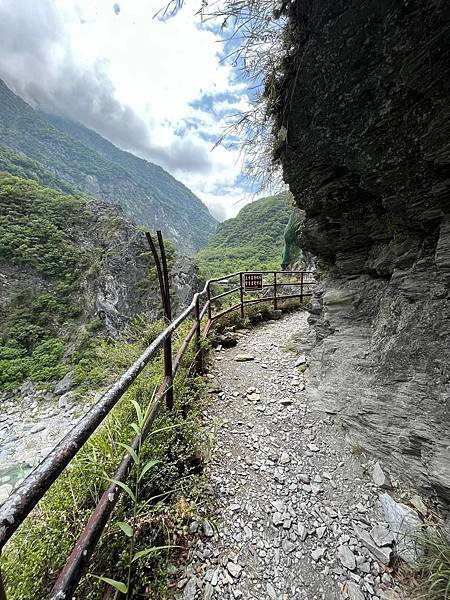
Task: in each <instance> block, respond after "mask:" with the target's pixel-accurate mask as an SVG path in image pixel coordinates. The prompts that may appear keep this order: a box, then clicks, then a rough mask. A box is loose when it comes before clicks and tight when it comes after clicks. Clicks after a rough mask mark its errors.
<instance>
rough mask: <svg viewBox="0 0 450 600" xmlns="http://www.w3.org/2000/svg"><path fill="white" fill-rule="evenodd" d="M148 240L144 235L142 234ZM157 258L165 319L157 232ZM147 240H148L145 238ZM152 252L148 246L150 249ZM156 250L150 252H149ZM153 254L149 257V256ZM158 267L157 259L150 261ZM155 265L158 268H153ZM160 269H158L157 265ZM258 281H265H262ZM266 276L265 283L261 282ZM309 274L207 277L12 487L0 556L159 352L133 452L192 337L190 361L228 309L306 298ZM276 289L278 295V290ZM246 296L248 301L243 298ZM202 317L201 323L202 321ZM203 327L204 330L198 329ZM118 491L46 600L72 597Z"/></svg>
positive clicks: (110, 493) (99, 508)
mask: <svg viewBox="0 0 450 600" xmlns="http://www.w3.org/2000/svg"><path fill="white" fill-rule="evenodd" d="M148 237H149V236H148ZM158 240H159V241H160V248H161V254H162V268H161V271H159V269H158V271H159V272H158V275H159V276H160V283H161V282H162V283H161V296H162V299H163V304H164V305H165V315H166V318H167V313H169V314H170V302H169V300H168V287H167V286H168V279H167V265H166V261H165V254H164V247H163V244H162V238H160V234H158ZM149 242H150V240H149ZM153 250H154V249H153V248H152V251H153ZM155 252H156V250H155ZM155 252H154V256H155ZM155 262H156V263H158V261H157V260H155ZM157 266H158V265H157ZM160 266H161V265H160ZM249 276H252V277H253V279H254V276H258V278H260V280H261V287H258V290H255V289H254V288H251V289H248V287H246V285H245V283H246V280H247V278H248V277H249ZM286 276H289V278H290V280H289V281H288V282H286V281H282V279H283V277H286ZM264 278H265V279H266V281H264ZM267 278H271V281H269V282H267ZM233 279H237V280H238V281H239V285H234V284H230V280H233ZM314 283H315V282H314V279H313V274H312V273H311V272H301V271H290V272H286V271H283V272H280V271H278V272H277V271H265V272H261V271H259V272H252V273H249V272H238V273H233V274H232V275H228V276H225V277H218V278H215V279H210V280H209V281H207V282H206V284H205V286H204V288H203V290H202V291H201V292H199V293H196V294H194V297H193V299H192V302H191V303H190V305H189V306H188V307H187V308H186V309H185V310H184V311H183V312H182V313H181V314H180V315H179V316H178V317H177V318H176V319H174V320H173V321H171V322H170V323H169V324H168V325H167V327H166V328H165V329H164V331H162V332H161V333H160V334H159V335H158V336H157V337H156V339H155V340H154V341H153V342H152V343H151V344H150V345H149V346H148V347H147V348H146V349H145V350H144V352H143V353H142V354H141V356H140V357H139V358H138V359H137V360H136V361H135V362H134V363H133V364H132V365H131V366H130V367H129V368H128V369H127V371H125V373H123V375H122V376H121V377H120V378H119V379H118V380H117V381H116V382H115V383H114V384H113V385H111V387H110V388H109V389H108V390H107V391H106V392H105V393H104V394H103V396H102V397H101V398H100V400H99V401H98V402H97V403H96V404H95V405H94V406H93V407H92V408H91V409H90V410H89V411H88V412H87V413H86V414H85V416H84V417H83V418H82V419H81V420H80V421H79V422H78V423H77V424H76V425H75V426H74V427H73V428H72V429H71V430H70V431H69V432H68V433H67V434H66V436H65V437H64V438H63V439H62V440H61V441H60V442H59V443H58V444H57V445H56V446H55V448H54V449H53V450H52V451H51V452H50V453H49V454H48V455H47V456H46V458H45V459H44V460H43V461H42V462H41V463H40V464H39V465H38V466H37V467H36V468H35V469H34V471H33V472H32V473H31V474H30V475H28V477H27V478H26V479H25V480H24V481H23V482H22V483H21V484H20V485H19V486H18V488H17V489H16V490H15V491H14V492H13V493H12V494H11V495H10V496H9V498H8V499H7V500H6V501H5V502H4V503H3V504H2V505H1V506H0V553H1V550H2V549H3V548H4V546H5V544H6V543H7V542H8V540H9V539H10V538H11V536H12V535H13V534H14V532H15V531H16V530H17V528H18V527H19V526H20V524H21V523H22V522H23V521H24V520H25V518H26V517H27V516H28V515H29V514H30V512H31V511H32V510H33V508H34V507H35V506H36V504H37V503H38V502H39V500H41V498H42V497H43V496H44V495H45V494H46V493H47V491H48V490H49V489H50V487H51V486H52V484H53V483H54V482H55V481H56V479H57V478H58V477H59V475H61V473H62V472H63V471H64V469H65V468H66V467H67V465H68V464H69V462H70V461H71V460H72V458H73V457H74V456H75V455H76V454H77V452H79V450H80V449H81V448H82V447H83V446H84V444H85V443H86V442H87V440H88V439H89V438H90V436H91V435H92V434H93V433H94V431H95V430H96V429H97V427H98V426H99V425H100V424H101V423H102V422H103V421H104V419H105V417H106V416H107V415H108V414H109V413H110V411H111V410H112V409H113V407H114V406H115V405H116V404H117V402H118V401H119V400H120V398H121V397H122V396H123V394H124V393H125V392H126V391H127V389H128V388H129V387H130V385H131V384H132V383H133V382H134V381H135V380H136V378H137V377H138V376H139V374H140V373H141V372H142V371H143V369H144V367H145V366H146V365H147V364H148V363H149V361H150V360H151V359H152V357H154V356H155V355H156V353H157V352H158V351H159V350H160V349H161V348H163V350H164V353H163V355H164V378H163V381H162V383H161V385H160V387H159V389H158V391H157V393H156V395H155V397H154V398H153V403H152V406H151V408H150V410H149V411H148V417H147V419H146V422H145V424H144V426H143V429H142V432H141V434H140V435H136V437H134V439H133V440H132V441H131V442H130V446H131V447H132V448H133V450H135V451H136V450H137V449H138V448H139V446H140V444H141V443H142V442H143V441H144V440H145V439H146V437H147V436H148V435H149V433H150V431H151V428H152V425H153V422H154V421H155V419H156V416H157V415H158V412H159V409H160V407H161V403H162V400H163V399H164V398H165V399H166V404H167V408H168V409H169V410H171V409H172V408H173V395H172V394H173V381H174V378H175V377H176V374H177V371H178V369H179V367H180V364H181V359H182V357H183V355H184V353H185V352H186V350H187V348H188V346H189V344H190V343H191V341H192V339H193V338H194V339H195V345H196V350H197V352H196V357H197V358H199V357H201V338H202V336H207V335H208V333H209V331H210V329H211V327H212V326H213V324H214V323H215V322H217V321H219V320H220V319H221V318H222V317H223V316H224V315H226V314H227V313H229V312H232V311H234V310H238V309H239V311H240V314H241V316H242V317H244V316H245V306H246V305H249V304H256V303H261V302H262V303H267V302H271V303H273V307H274V309H277V308H278V307H279V306H280V302H283V301H285V300H289V299H299V300H300V301H302V300H303V299H304V298H305V297H308V296H310V295H311V294H312V287H313V285H314ZM229 285H233V287H231V288H230V289H226V290H225V291H223V292H220V293H218V294H215V295H213V292H214V288H215V287H217V286H222V287H223V286H225V287H227V286H229ZM288 286H293V287H299V288H300V290H299V292H298V293H294V294H286V293H284V292H285V289H286V287H288ZM268 288H272V289H273V294H272V295H270V296H265V295H264V293H265V290H267V289H268ZM280 289H281V291H282V293H281V294H280V293H279V291H280ZM258 291H259V292H262V295H261V296H260V297H255V294H256V293H257V292H258ZM232 294H239V302H237V303H235V304H232V305H230V306H226V307H225V308H223V302H224V299H225V298H227V297H229V296H232ZM247 294H251V297H250V298H248V299H247V298H246V295H247ZM166 302H169V311H167V310H166V309H167V305H166V304H165V303H166ZM217 304H219V308H220V309H221V310H219V311H218V312H214V309H215V307H216V305H217ZM205 317H206V322H204V321H205ZM190 318H191V319H192V323H193V324H192V327H191V328H190V330H189V333H188V334H187V335H186V337H185V338H184V340H183V341H182V343H181V345H180V347H179V348H178V351H177V353H176V355H175V356H174V357H173V355H172V349H171V345H170V342H171V338H172V334H173V333H174V332H175V331H176V330H177V329H178V328H179V327H180V325H181V324H182V323H183V322H185V321H186V320H187V319H190ZM203 325H204V326H203ZM132 464H133V461H132V457H131V455H130V453H126V454H125V455H124V457H123V459H122V461H121V462H120V464H119V465H118V467H117V470H116V472H115V474H114V475H113V477H112V479H113V480H115V481H119V482H123V483H124V482H125V481H126V480H127V477H128V475H129V473H130V471H131V469H132ZM121 491H122V489H121V487H120V486H119V485H117V484H116V483H111V484H110V485H109V487H108V488H107V489H106V490H105V491H104V493H103V494H102V496H101V498H100V500H99V501H98V503H97V505H96V507H95V509H94V511H93V512H92V514H91V516H90V517H89V519H88V522H87V523H86V525H85V526H84V528H83V531H82V532H81V534H80V536H79V538H78V540H77V542H76V543H75V546H74V548H73V550H72V553H71V555H70V556H69V558H68V559H67V561H66V564H65V566H64V567H63V569H62V571H61V573H60V574H59V576H58V578H57V580H56V582H55V584H54V586H53V589H52V591H51V593H50V596H49V598H50V599H51V600H68V599H69V598H71V597H72V595H73V593H74V591H75V589H76V587H77V585H78V583H79V581H80V579H81V577H82V575H83V573H84V572H85V570H86V567H87V566H88V564H89V560H90V558H91V556H92V553H93V551H94V549H95V546H96V544H97V542H98V540H99V538H100V535H101V533H102V531H103V529H104V527H105V526H106V524H107V522H108V519H109V517H110V515H111V513H112V511H113V509H114V507H115V505H116V504H117V501H118V499H119V497H120V493H121ZM0 600H6V592H5V589H4V586H3V584H2V578H1V572H0Z"/></svg>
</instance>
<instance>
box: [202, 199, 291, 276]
mask: <svg viewBox="0 0 450 600" xmlns="http://www.w3.org/2000/svg"><path fill="white" fill-rule="evenodd" d="M294 210H297V209H294V208H293V206H292V205H291V204H290V201H289V197H288V195H287V194H280V195H278V196H270V197H268V198H261V199H260V200H255V201H254V202H251V203H250V204H247V205H246V206H244V207H243V208H242V209H241V210H240V212H239V214H238V215H237V216H236V217H235V218H234V219H228V220H227V221H224V222H223V223H221V224H220V225H219V226H218V227H217V230H216V232H215V233H214V235H213V237H212V238H211V239H210V241H209V242H208V244H207V246H206V247H205V248H203V250H201V252H199V253H198V255H197V263H198V265H199V267H200V271H201V272H202V274H203V275H205V276H207V277H213V276H219V275H224V274H226V273H231V272H235V271H240V270H242V271H246V270H254V269H255V270H272V269H279V268H280V264H281V262H282V257H283V247H284V232H285V229H286V226H287V224H288V222H289V219H290V217H291V215H292V212H293V211H294Z"/></svg>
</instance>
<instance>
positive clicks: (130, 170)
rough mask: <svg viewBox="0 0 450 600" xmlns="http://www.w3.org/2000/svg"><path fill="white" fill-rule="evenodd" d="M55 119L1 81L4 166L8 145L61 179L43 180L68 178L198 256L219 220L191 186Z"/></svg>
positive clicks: (0, 133)
mask: <svg viewBox="0 0 450 600" xmlns="http://www.w3.org/2000/svg"><path fill="white" fill-rule="evenodd" d="M49 119H50V118H49V117H48V116H47V115H44V114H43V113H40V112H38V111H36V110H34V109H33V108H32V107H31V106H29V105H28V104H27V103H26V102H24V101H23V100H21V99H20V98H19V97H18V96H16V95H15V94H14V93H13V92H12V91H11V90H10V89H9V88H8V87H7V86H6V85H5V83H4V82H2V81H1V80H0V146H1V147H3V150H2V152H1V153H0V168H2V169H4V170H10V168H11V167H10V163H11V156H9V157H7V158H8V160H6V159H5V152H6V150H5V147H6V149H10V150H14V151H15V152H21V153H22V154H24V155H26V156H27V157H28V158H29V159H31V160H32V161H34V162H35V163H36V165H35V167H34V171H35V172H36V171H39V170H42V171H45V172H47V173H48V175H50V176H51V177H53V178H55V181H54V183H52V182H50V181H49V182H48V183H47V181H44V180H42V179H39V177H33V178H35V179H36V178H37V179H38V180H39V181H41V182H42V183H46V184H48V185H54V186H55V187H57V188H58V189H61V185H62V182H63V185H67V186H68V189H70V188H71V187H73V188H76V189H77V190H79V191H81V192H84V193H86V194H89V195H91V196H94V197H96V198H98V199H100V200H104V201H107V202H110V203H112V204H117V205H119V206H120V207H121V208H122V209H123V210H124V212H125V213H126V214H127V215H128V216H129V217H130V218H132V219H133V220H134V221H135V222H136V223H137V224H140V225H144V226H145V227H147V228H151V229H157V228H159V229H162V231H163V232H164V234H165V235H166V237H168V238H169V239H171V240H172V241H173V242H174V243H175V244H176V246H177V248H178V249H179V250H180V251H182V252H184V253H187V254H193V253H195V252H196V251H197V250H199V249H200V248H201V247H203V246H204V245H205V244H206V242H207V241H208V239H209V237H210V235H211V234H212V232H213V230H214V228H215V225H216V221H215V219H213V217H212V216H211V215H210V214H209V211H208V209H207V208H206V206H205V205H204V204H203V203H202V202H201V201H200V200H199V198H197V197H196V196H195V195H194V194H193V193H192V192H191V191H190V190H189V189H188V188H186V186H184V185H183V184H181V183H180V182H178V181H177V180H176V179H174V178H173V177H172V176H171V175H169V174H168V173H167V172H165V171H164V170H163V169H162V168H161V167H158V166H157V165H153V164H151V163H149V162H147V161H144V160H142V159H139V158H137V157H135V156H133V155H132V154H130V153H128V152H124V151H122V150H119V149H118V148H116V147H115V146H114V145H113V144H110V143H109V142H107V141H106V140H105V139H103V138H102V137H101V136H99V135H98V134H96V133H95V132H93V131H91V130H88V129H86V128H84V127H82V126H81V125H77V124H76V123H72V122H70V121H67V120H63V119H59V118H54V117H51V121H50V120H49ZM55 125H56V126H55ZM13 164H14V168H12V169H11V172H13V173H18V171H17V170H16V169H17V157H16V159H15V160H14V161H13ZM28 166H29V165H28ZM23 174H24V175H26V176H28V174H27V173H23ZM48 175H47V176H46V177H47V178H48ZM58 182H61V183H59V184H58ZM65 191H68V190H65Z"/></svg>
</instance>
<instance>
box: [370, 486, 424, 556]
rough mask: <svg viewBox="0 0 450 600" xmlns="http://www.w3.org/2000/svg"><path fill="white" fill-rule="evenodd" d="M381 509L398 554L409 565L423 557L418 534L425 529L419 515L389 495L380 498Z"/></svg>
mask: <svg viewBox="0 0 450 600" xmlns="http://www.w3.org/2000/svg"><path fill="white" fill-rule="evenodd" d="M380 503H381V508H382V509H383V513H384V518H385V520H386V522H387V523H388V524H389V529H390V530H391V531H392V533H393V534H394V539H395V550H396V554H397V555H398V556H399V557H400V558H401V559H402V560H404V561H405V562H407V563H408V564H409V565H414V564H416V563H417V561H418V560H419V559H420V558H421V557H422V556H423V552H424V551H423V547H422V546H421V545H420V543H419V541H418V538H417V536H418V534H419V533H420V530H421V529H422V527H423V524H422V521H421V520H420V518H419V515H418V514H417V513H416V511H414V510H413V509H412V508H410V507H409V506H406V504H402V503H400V502H396V501H395V500H394V499H393V498H392V496H390V495H389V494H382V495H381V496H380Z"/></svg>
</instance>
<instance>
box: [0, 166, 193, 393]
mask: <svg viewBox="0 0 450 600" xmlns="http://www.w3.org/2000/svg"><path fill="white" fill-rule="evenodd" d="M173 263H174V258H173V253H171V255H170V264H171V265H173V275H174V277H175V279H176V280H177V281H178V280H180V278H181V275H182V273H181V271H183V269H184V271H185V270H186V265H185V260H184V262H183V268H182V269H181V271H180V265H178V264H177V263H175V264H173ZM151 264H152V261H151V258H150V253H149V251H148V248H147V245H146V242H145V238H144V236H143V234H142V233H141V232H140V231H138V229H137V228H136V227H135V226H134V225H133V224H132V223H130V222H129V221H128V220H126V219H125V218H124V217H123V215H122V214H121V213H120V211H118V210H117V208H115V207H111V206H108V205H106V204H105V203H101V202H98V201H89V200H87V199H86V198H84V197H81V196H68V195H64V194H61V193H60V192H57V191H55V190H52V189H49V188H44V187H41V186H40V185H38V184H37V183H35V182H32V181H29V180H25V179H21V178H18V177H13V176H11V175H9V174H6V173H3V174H2V173H0V390H2V389H3V390H12V389H14V388H15V387H17V386H18V385H19V384H20V383H21V381H22V380H24V379H27V378H29V379H31V380H32V381H34V382H36V383H39V382H54V381H57V380H58V379H60V378H61V377H62V376H63V375H64V374H65V373H66V372H67V371H69V370H71V371H73V372H74V373H75V377H78V378H79V379H80V380H81V379H82V378H83V376H84V375H85V373H84V369H85V367H86V360H87V358H88V355H89V352H88V346H89V339H91V338H92V337H93V335H94V333H95V335H96V336H100V337H105V336H106V337H108V336H113V337H117V336H120V334H121V332H122V331H123V330H124V328H125V327H126V326H127V325H128V324H129V323H130V322H131V321H132V319H133V318H134V317H137V316H139V315H141V316H143V317H144V318H145V319H146V320H147V321H152V320H155V319H157V318H158V317H159V316H160V314H161V304H160V300H159V291H158V287H157V283H156V279H157V278H156V274H155V273H154V269H151V268H150V269H149V266H151ZM192 279H193V280H192V281H190V282H189V281H188V282H187V281H186V280H185V279H184V280H183V283H184V286H183V287H185V288H187V287H189V285H192V286H194V287H195V285H196V281H195V277H193V278H192ZM175 283H176V282H175ZM191 289H192V288H191ZM175 291H176V289H175ZM183 293H184V294H186V289H184V290H183ZM179 308H180V307H179V306H177V304H176V303H175V306H174V312H177V311H178V310H179ZM98 343H99V340H97V341H96V342H95V344H98ZM95 344H94V345H95ZM81 348H83V349H84V351H83V352H80V349H81ZM0 400H1V398H0Z"/></svg>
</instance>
